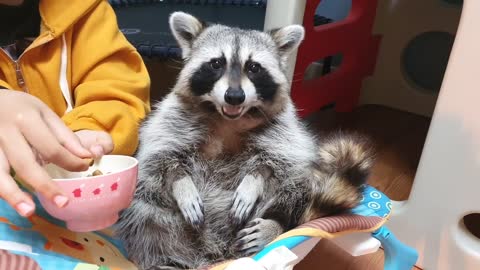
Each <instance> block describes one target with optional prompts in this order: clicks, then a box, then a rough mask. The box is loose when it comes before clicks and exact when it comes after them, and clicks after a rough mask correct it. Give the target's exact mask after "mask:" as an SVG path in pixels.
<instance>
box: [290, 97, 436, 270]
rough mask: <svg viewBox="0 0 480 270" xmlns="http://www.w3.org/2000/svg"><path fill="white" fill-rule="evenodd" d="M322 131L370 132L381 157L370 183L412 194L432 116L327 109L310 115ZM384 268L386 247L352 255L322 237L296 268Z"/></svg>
mask: <svg viewBox="0 0 480 270" xmlns="http://www.w3.org/2000/svg"><path fill="white" fill-rule="evenodd" d="M309 120H310V122H311V123H312V127H313V128H315V129H316V130H317V131H318V132H319V133H320V135H321V133H322V132H329V131H332V130H336V129H342V130H356V131H361V132H363V133H365V134H367V135H368V136H369V137H371V138H372V140H373V141H374V143H375V145H376V151H377V154H378V156H377V159H376V163H375V165H374V168H373V172H372V175H371V177H370V178H369V184H370V185H372V186H374V187H375V188H377V189H379V190H381V191H382V192H384V193H385V194H386V195H387V196H389V197H390V198H391V199H394V200H404V199H407V198H408V194H409V192H410V188H411V185H412V182H413V178H414V175H415V172H416V169H417V165H418V161H419V159H420V155H421V152H422V149H423V144H424V142H425V138H426V134H427V131H428V127H429V124H430V120H429V119H428V118H425V117H421V116H417V115H413V114H409V113H405V112H401V111H397V110H392V109H388V108H385V107H380V106H364V107H360V108H358V109H357V110H355V111H354V112H352V113H343V114H338V113H335V112H333V111H332V110H325V111H322V112H320V113H318V114H317V115H315V116H314V117H313V119H309ZM315 269H329V270H381V269H383V251H381V250H380V251H378V252H376V253H374V254H370V255H365V256H360V257H352V256H350V255H349V254H347V253H346V252H344V251H343V250H342V249H340V248H339V247H337V246H336V245H334V244H333V243H331V242H329V241H327V240H322V241H321V242H320V243H319V244H318V245H317V247H315V249H314V250H313V251H312V252H311V253H310V254H309V255H308V256H307V257H306V258H305V259H304V260H303V261H302V262H301V263H300V264H299V265H297V266H296V267H295V270H315Z"/></svg>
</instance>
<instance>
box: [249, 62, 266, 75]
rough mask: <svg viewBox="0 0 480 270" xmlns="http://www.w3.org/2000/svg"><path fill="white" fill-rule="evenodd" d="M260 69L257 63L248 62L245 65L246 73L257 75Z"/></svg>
mask: <svg viewBox="0 0 480 270" xmlns="http://www.w3.org/2000/svg"><path fill="white" fill-rule="evenodd" d="M261 69H262V66H261V65H260V64H259V63H255V62H250V63H248V64H247V71H248V72H250V73H258V72H259V71H260V70H261Z"/></svg>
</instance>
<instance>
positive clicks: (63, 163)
mask: <svg viewBox="0 0 480 270" xmlns="http://www.w3.org/2000/svg"><path fill="white" fill-rule="evenodd" d="M33 127H35V128H33ZM20 129H21V132H22V134H23V136H24V137H25V138H26V140H27V141H28V142H29V143H30V145H32V147H33V148H34V149H35V150H36V151H37V152H38V153H39V154H40V155H41V156H42V157H43V158H44V159H46V160H47V161H49V162H51V163H54V164H56V165H58V166H60V167H62V168H64V169H66V170H70V171H83V170H86V169H88V164H87V162H86V161H85V160H83V159H82V158H79V157H77V156H75V155H74V154H72V153H71V152H70V151H68V150H67V149H66V148H65V147H63V146H62V145H61V144H60V143H59V141H58V140H57V138H56V137H55V136H54V135H53V134H52V132H51V131H50V128H49V127H47V125H46V124H45V123H44V122H43V119H42V118H41V117H40V116H39V115H36V114H33V115H31V116H30V117H28V119H24V120H23V122H22V124H21V125H20Z"/></svg>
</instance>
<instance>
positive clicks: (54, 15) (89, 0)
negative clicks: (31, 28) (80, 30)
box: [39, 0, 103, 38]
mask: <svg viewBox="0 0 480 270" xmlns="http://www.w3.org/2000/svg"><path fill="white" fill-rule="evenodd" d="M101 1H103V0H40V6H39V9H40V16H41V17H42V29H41V31H42V32H43V31H48V32H50V35H52V37H53V38H55V37H59V36H61V35H62V34H63V33H65V31H66V30H67V29H68V28H70V27H71V26H72V25H73V24H75V23H76V22H77V21H78V20H79V19H80V18H82V17H83V16H84V15H85V14H86V13H87V12H89V11H90V10H92V9H93V8H94V7H95V6H97V5H98V4H99V3H100V2H101ZM45 28H46V29H45Z"/></svg>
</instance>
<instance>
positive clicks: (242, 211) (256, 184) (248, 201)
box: [230, 175, 263, 224]
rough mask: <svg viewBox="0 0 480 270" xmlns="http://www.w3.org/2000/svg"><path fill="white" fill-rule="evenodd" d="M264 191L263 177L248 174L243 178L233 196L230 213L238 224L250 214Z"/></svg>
mask: <svg viewBox="0 0 480 270" xmlns="http://www.w3.org/2000/svg"><path fill="white" fill-rule="evenodd" d="M262 193H263V178H262V177H261V176H258V177H254V176H252V175H247V176H245V178H243V180H242V182H241V183H240V185H239V186H238V188H237V190H236V191H235V194H234V196H233V205H232V209H231V210H230V215H231V216H232V217H233V218H234V222H235V223H236V224H241V223H242V222H244V221H245V220H246V219H247V218H248V217H249V215H250V213H251V212H252V210H253V207H254V206H255V203H256V202H257V200H258V198H259V197H260V195H261V194H262Z"/></svg>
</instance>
